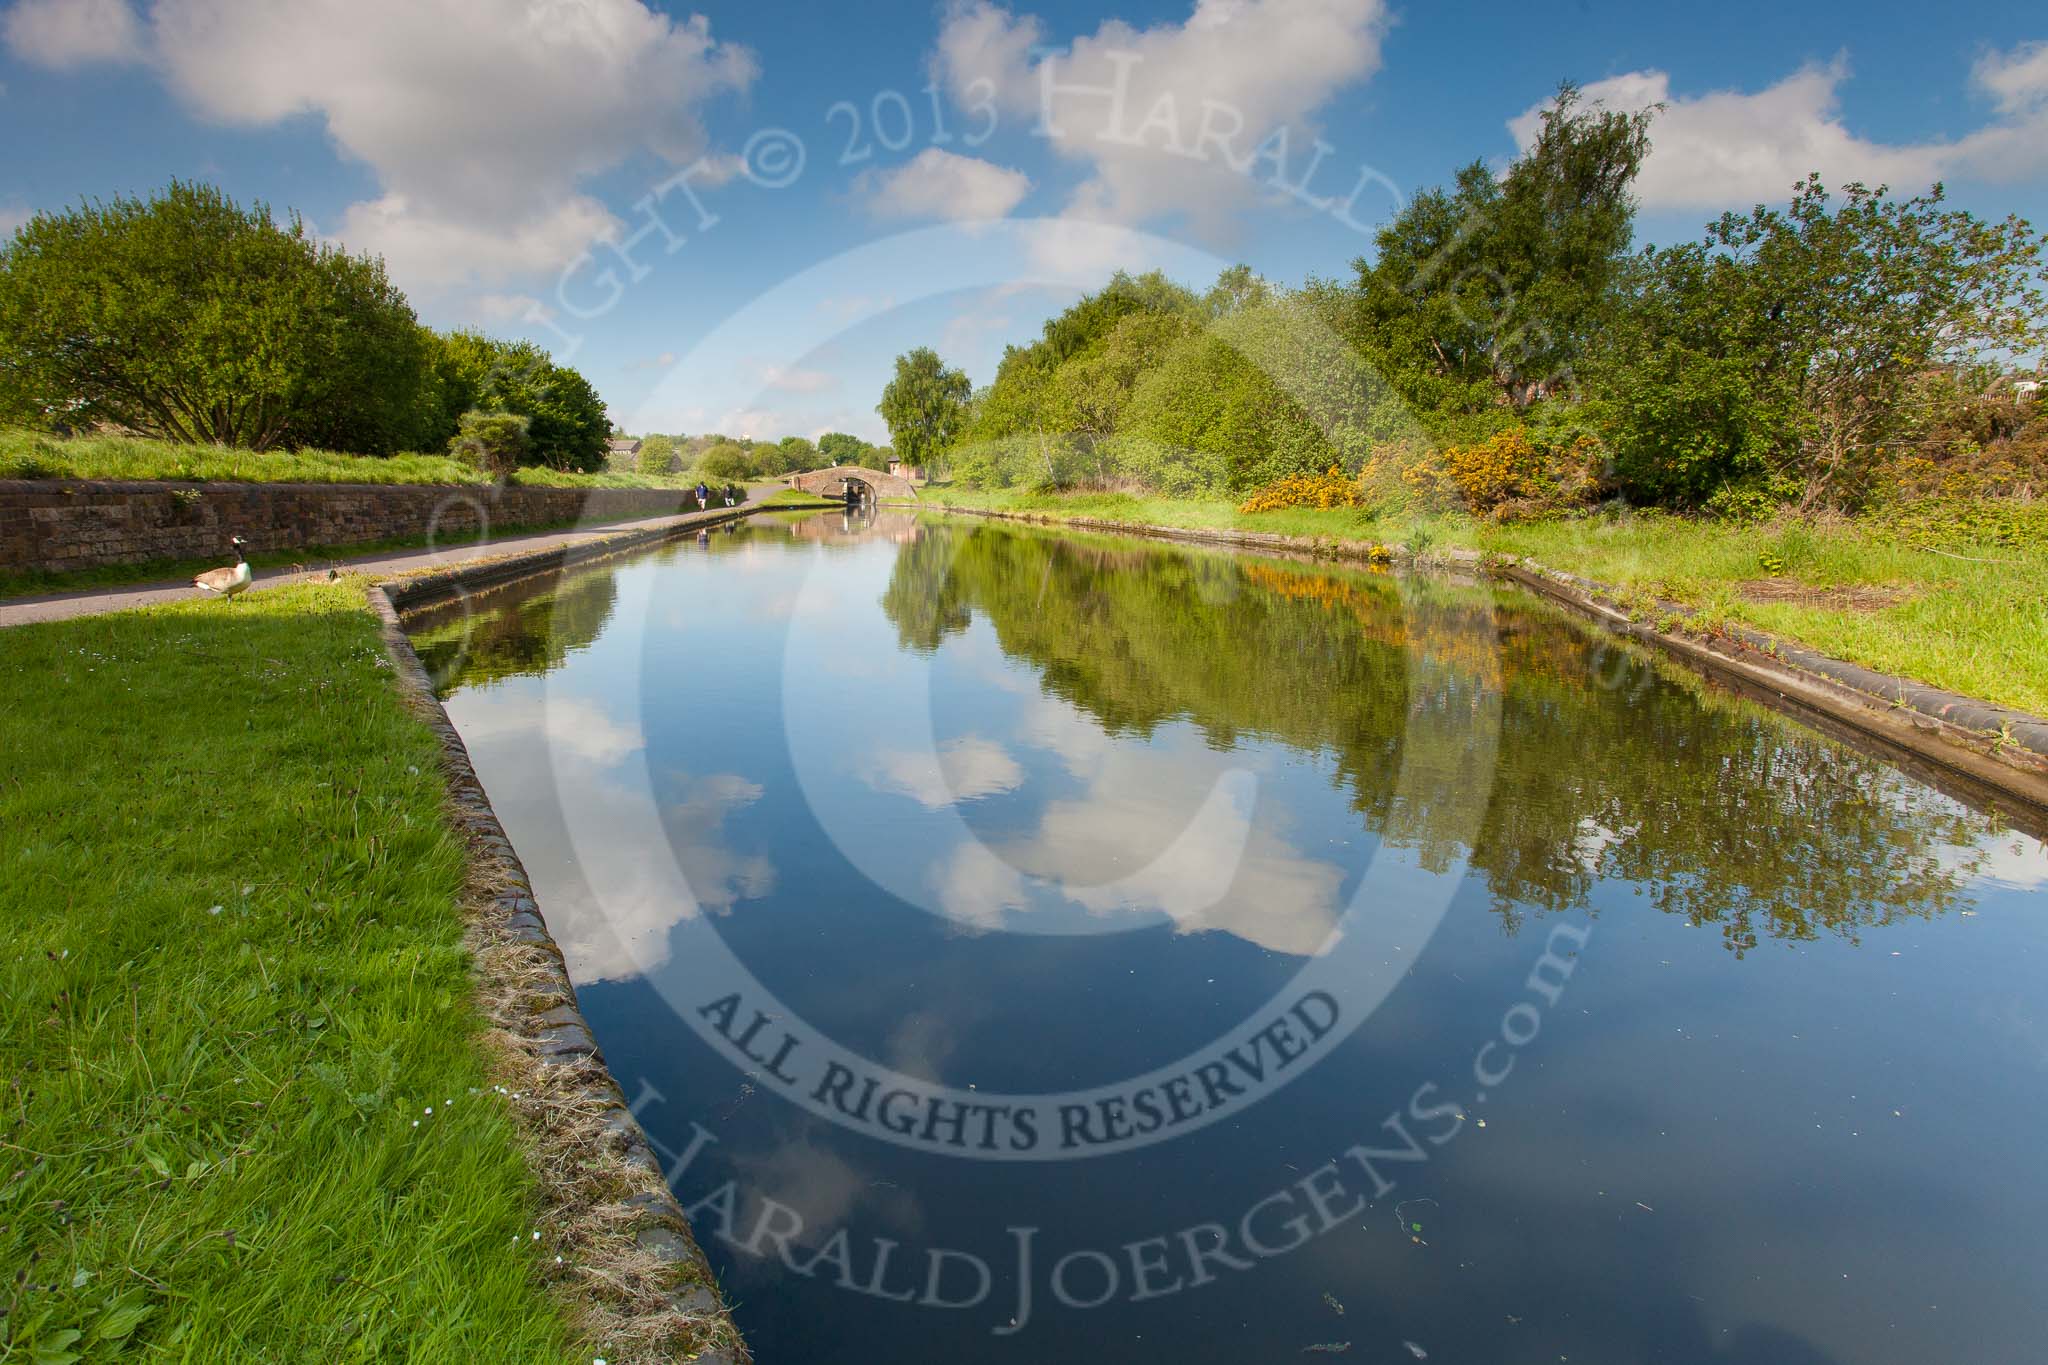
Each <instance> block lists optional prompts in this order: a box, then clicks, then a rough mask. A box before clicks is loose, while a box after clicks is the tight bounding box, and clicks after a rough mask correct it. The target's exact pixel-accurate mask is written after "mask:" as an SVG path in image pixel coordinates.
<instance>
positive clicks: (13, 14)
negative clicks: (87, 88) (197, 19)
mask: <svg viewBox="0 0 2048 1365" xmlns="http://www.w3.org/2000/svg"><path fill="white" fill-rule="evenodd" d="M0 38H4V39H5V40H6V43H7V50H8V51H10V52H12V53H13V54H14V55H15V56H17V57H19V58H21V59H22V60H23V61H25V62H33V63H35V64H36V65H37V66H47V67H49V68H51V69H52V70H55V71H68V70H71V69H72V68H74V67H79V66H84V65H86V64H88V63H90V62H133V61H140V60H141V59H142V56H143V42H142V24H141V22H140V21H139V20H138V19H137V18H136V17H135V11H134V10H133V9H131V8H130V7H129V5H128V0H16V4H15V5H14V7H13V8H12V9H9V10H8V11H7V13H6V14H5V15H4V16H0Z"/></svg>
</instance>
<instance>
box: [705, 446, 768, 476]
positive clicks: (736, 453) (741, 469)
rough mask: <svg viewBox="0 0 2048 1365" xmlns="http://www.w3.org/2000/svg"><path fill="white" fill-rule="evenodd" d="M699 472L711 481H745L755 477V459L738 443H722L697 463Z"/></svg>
mask: <svg viewBox="0 0 2048 1365" xmlns="http://www.w3.org/2000/svg"><path fill="white" fill-rule="evenodd" d="M697 469H698V472H699V473H701V474H703V475H704V477H706V478H709V479H745V478H750V477H752V476H753V474H754V472H755V469H754V457H753V456H752V455H751V454H749V453H748V451H747V448H746V447H745V446H743V445H741V444H740V443H739V442H738V441H720V442H719V443H718V444H717V445H715V446H713V447H711V449H709V450H707V451H705V452H704V456H703V458H702V459H700V460H698V461H697Z"/></svg>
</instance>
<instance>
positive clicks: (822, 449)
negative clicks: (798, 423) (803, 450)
mask: <svg viewBox="0 0 2048 1365" xmlns="http://www.w3.org/2000/svg"><path fill="white" fill-rule="evenodd" d="M869 449H870V447H869V445H868V443H867V442H866V441H863V440H862V439H861V438H860V437H858V436H849V435H847V434H846V433H845V432H843V431H828V432H826V433H825V434H824V435H823V436H820V437H819V438H818V453H819V454H820V455H822V456H824V457H825V462H826V463H827V464H863V463H865V462H866V460H867V453H868V450H869Z"/></svg>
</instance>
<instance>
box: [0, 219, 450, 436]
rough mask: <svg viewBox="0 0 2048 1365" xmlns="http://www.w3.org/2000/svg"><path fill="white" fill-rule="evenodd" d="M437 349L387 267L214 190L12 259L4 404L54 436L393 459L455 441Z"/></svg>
mask: <svg viewBox="0 0 2048 1365" xmlns="http://www.w3.org/2000/svg"><path fill="white" fill-rule="evenodd" d="M430 346H431V343H430V341H429V339H428V334H426V333H425V332H424V331H423V330H422V329H421V328H420V326H419V324H418V321H417V320H416V319H415V318H414V316H413V312H412V309H411V307H410V306H409V305H408V304H407V303H406V301H405V297H404V296H403V295H402V294H400V293H399V292H398V290H397V289H396V288H394V287H393V286H392V284H391V282H390V280H389V279H388V278H387V277H386V275H385V273H384V266H383V263H382V262H381V261H378V260H376V259H374V258H372V257H367V256H350V255H348V254H347V253H346V252H343V251H340V250H337V249H335V248H333V247H330V246H326V245H323V244H321V243H318V242H316V241H314V240H313V239H312V238H311V237H309V236H308V234H307V232H306V229H305V225H304V224H303V223H302V222H301V221H300V220H299V219H298V218H297V217H296V216H294V217H292V218H290V219H289V220H288V221H286V222H284V223H279V222H276V221H274V220H273V218H272V216H271V213H270V210H269V208H268V207H266V206H265V205H263V204H261V203H258V204H255V205H252V206H251V207H249V208H247V209H244V208H242V207H240V206H239V205H237V204H235V203H234V202H233V201H232V200H230V199H228V198H227V197H226V196H225V195H223V194H222V193H221V192H220V191H219V190H217V189H214V188H212V187H210V186H205V185H195V184H189V183H186V182H183V181H173V182H172V183H171V185H170V186H169V187H168V188H167V189H166V190H164V191H163V192H162V193H161V194H159V195H157V196H155V197H154V198H152V199H149V200H147V201H145V200H142V199H129V198H118V197H117V198H115V199H113V200H112V201H109V202H102V201H93V202H91V203H87V204H81V205H80V206H79V207H78V208H76V209H73V210H70V211H68V212H64V213H42V214H37V215H36V216H35V217H34V218H32V219H31V220H30V221H29V222H28V223H27V224H26V225H24V226H23V227H22V228H21V229H20V230H19V231H18V232H16V233H15V235H14V237H13V239H12V241H10V242H9V243H7V244H6V246H5V247H4V248H0V393H4V394H5V395H6V406H7V407H9V408H11V409H12V410H13V411H14V412H15V413H16V414H17V415H28V416H32V417H34V418H36V419H37V420H38V421H39V422H40V423H42V424H52V425H55V424H61V425H64V426H83V425H89V424H93V423H99V422H106V423H112V424H114V425H117V426H122V427H126V428H129V429H131V430H134V431H139V432H144V433H147V434H149V435H152V436H159V437H164V438H167V439H172V440H180V441H207V442H221V443H226V444H232V445H240V446H246V447H248V448H250V449H253V450H269V449H272V448H274V447H278V446H298V445H306V444H315V443H317V444H321V445H330V446H334V447H336V448H340V449H348V450H354V451H358V452H363V453H369V454H382V453H388V452H391V451H394V450H398V449H402V448H405V447H406V446H408V445H412V444H415V443H417V442H418V441H419V440H420V439H421V437H422V436H423V435H438V437H439V439H440V440H445V439H446V436H447V433H448V432H450V431H452V430H453V420H452V419H451V418H446V417H444V415H443V404H442V401H441V399H440V395H438V394H436V393H434V392H433V390H432V381H433V377H434V376H433V374H432V371H431V367H430V365H429V363H428V360H429V354H430ZM459 410H460V409H458V411H459ZM444 422H445V425H443V423H444Z"/></svg>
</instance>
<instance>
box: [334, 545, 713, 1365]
mask: <svg viewBox="0 0 2048 1365" xmlns="http://www.w3.org/2000/svg"><path fill="white" fill-rule="evenodd" d="M751 510H754V509H737V510H732V511H725V512H721V513H714V514H711V515H708V516H700V517H691V518H683V519H680V520H679V521H678V522H676V523H674V524H671V525H669V526H666V527H661V528H653V529H647V530H640V531H634V532H629V533H626V534H622V535H619V536H613V537H607V538H605V539H603V540H598V541H592V542H589V543H586V544H583V545H576V546H569V547H562V548H556V549H549V550H543V551H537V552H534V553H531V554H524V555H516V556H511V557H508V558H505V559H499V560H491V561H485V562H482V563H478V564H473V565H467V566H463V567H459V568H455V569H451V570H446V571H438V572H433V573H428V574H421V575H415V576H412V577H409V578H405V579H399V580H393V581H391V582H386V583H378V584H373V585H372V586H371V587H370V588H369V590H368V595H369V602H370V607H371V610H372V611H374V612H375V613H376V615H377V618H378V621H379V623H380V626H381V633H382V637H383V642H384V648H385V651H386V653H387V654H388V656H389V658H390V660H391V664H392V669H393V672H394V674H395V675H396V679H397V685H398V689H399V692H400V695H401V697H402V699H403V700H404V702H405V704H406V706H407V707H408V708H409V709H410V710H412V711H413V712H414V714H416V715H418V716H419V717H420V719H421V720H422V721H424V722H425V724H426V725H427V727H428V728H429V729H430V730H432V731H433V732H434V736H435V738H436V739H437V740H439V741H440V750H441V770H442V774H443V776H444V778H445V779H446V781H447V784H448V804H449V818H450V820H451V822H452V823H453V825H454V826H455V828H456V829H457V830H458V831H459V832H460V833H461V835H462V837H463V839H464V842H465V844H466V846H467V853H468V866H469V876H468V880H467V885H466V887H465V895H464V900H465V905H464V909H465V916H466V920H467V923H466V926H465V946H466V947H467V948H468V949H469V951H470V953H471V955H472V957H473V959H474V961H475V964H476V967H475V970H476V979H477V984H478V990H477V995H478V1002H479V1005H480V1007H481V1009H482V1011H483V1013H484V1014H485V1016H486V1019H487V1022H488V1025H489V1027H488V1028H487V1030H486V1042H485V1045H486V1049H487V1051H489V1052H490V1053H492V1061H493V1063H494V1065H496V1066H497V1067H498V1068H499V1069H501V1070H502V1071H503V1072H505V1073H506V1074H507V1075H508V1077H509V1078H510V1079H509V1081H508V1083H507V1085H506V1087H505V1088H506V1090H507V1091H508V1092H509V1094H510V1096H511V1099H512V1112H513V1116H514V1118H515V1120H516V1121H517V1123H518V1125H519V1127H520V1129H521V1132H522V1134H523V1136H524V1137H525V1138H526V1140H527V1150H528V1157H529V1161H530V1163H531V1165H532V1167H533V1170H534V1173H535V1175H536V1176H537V1177H538V1179H539V1183H540V1189H541V1197H542V1199H543V1201H544V1203H545V1206H546V1211H545V1213H544V1215H543V1217H544V1219H545V1220H547V1221H548V1223H549V1225H550V1226H551V1229H552V1232H553V1235H554V1240H555V1241H556V1242H557V1243H560V1244H566V1246H567V1247H568V1249H569V1252H570V1255H569V1257H568V1258H565V1264H566V1261H567V1260H570V1259H572V1260H573V1261H574V1264H573V1265H567V1269H566V1271H565V1273H563V1274H561V1275H559V1276H555V1277H552V1278H553V1283H554V1286H555V1287H556V1288H557V1290H558V1291H561V1292H562V1293H563V1295H564V1298H565V1299H566V1301H567V1303H568V1304H569V1307H570V1309H571V1311H572V1314H573V1316H574V1318H575V1319H577V1321H576V1322H575V1326H576V1327H577V1328H578V1329H580V1330H582V1331H584V1332H586V1333H588V1334H589V1335H590V1336H592V1337H593V1338H596V1339H600V1340H603V1341H605V1342H607V1343H608V1344H609V1346H610V1348H611V1350H612V1351H613V1353H614V1358H615V1359H623V1358H629V1357H638V1358H643V1359H660V1360H693V1361H698V1362H702V1363H703V1365H747V1362H749V1361H751V1359H752V1357H751V1356H750V1355H749V1353H748V1351H747V1348H746V1344H745V1342H744V1341H743V1340H742V1339H741V1337H740V1334H739V1329H738V1328H737V1327H736V1326H735V1325H734V1323H733V1320H732V1315H731V1312H730V1310H729V1308H728V1307H727V1305H726V1303H725V1301H724V1299H723V1298H722V1296H721V1295H720V1293H719V1291H718V1285H717V1280H716V1278H715V1276H714V1275H713V1273H712V1270H711V1265H710V1263H709V1262H708V1261H707V1260H706V1259H705V1256H704V1253H703V1251H702V1249H701V1248H699V1247H698V1245H697V1241H696V1238H695V1237H694V1236H693V1235H692V1233H691V1231H690V1225H689V1220H688V1219H687V1218H686V1217H685V1216H684V1213H683V1210H682V1207H681V1206H680V1205H679V1204H678V1203H677V1202H676V1199H675V1196H674V1195H673V1194H672V1193H671V1192H670V1190H669V1188H668V1183H667V1180H666V1179H665V1177H664V1175H663V1172H662V1167H661V1162H660V1160H659V1159H658V1158H657V1157H656V1155H655V1152H654V1149H653V1147H652V1145H651V1144H650V1143H649V1141H648V1139H647V1134H646V1132H645V1131H644V1130H643V1129H642V1128H641V1126H640V1123H639V1120H638V1119H636V1118H635V1117H634V1115H633V1112H632V1110H631V1108H630V1107H629V1106H628V1105H627V1103H626V1098H625V1095H624V1093H623V1092H622V1091H621V1090H620V1089H619V1086H618V1082H617V1081H616V1080H614V1079H613V1077H612V1075H611V1073H610V1071H609V1070H608V1069H607V1068H606V1065H605V1061H604V1054H603V1053H602V1051H601V1050H600V1049H599V1048H598V1045H597V1040H596V1037H595V1036H594V1035H593V1033H592V1032H591V1029H590V1025H589V1023H588V1021H587V1020H585V1019H584V1017H583V1013H582V1011H581V1010H580V1009H579V1008H578V1007H577V1003H576V988H575V985H574V984H573V983H572V982H571V981H570V979H569V972H568V968H567V967H566V965H565V964H564V962H563V959H562V953H561V949H560V948H559V947H557V946H556V944H555V941H554V938H553V936H552V935H551V934H550V933H549V932H548V928H547V922H546V920H545V919H543V918H542V915H541V909H540V905H539V903H538V902H537V901H536V899H535V897H534V893H533V886H532V883H531V882H530V881H529V879H528V878H527V875H526V869H525V867H524V866H523V865H522V864H521V862H520V860H519V854H518V853H517V851H516V850H514V849H513V847H512V841H511V840H510V839H509V838H507V837H506V834H505V830H504V826H503V825H501V824H500V823H499V821H498V816H497V813H496V812H495V811H494V810H493V809H492V808H491V802H490V798H489V796H488V795H486V794H485V792H484V788H483V784H482V782H481V781H479V780H478V778H477V775H476V769H475V767H474V765H472V764H471V762H470V758H469V750H468V748H467V746H465V745H464V744H463V742H462V736H461V735H460V734H458V733H457V732H456V729H455V726H454V723H453V722H452V721H450V720H449V718H448V713H447V711H446V709H445V708H443V707H442V705H441V702H440V699H439V698H438V697H436V696H435V694H434V687H433V683H432V681H431V680H430V679H429V678H428V677H427V672H426V669H425V668H424V667H423V666H422V665H421V664H420V660H419V655H418V654H417V653H415V652H414V650H413V647H412V642H411V640H410V639H409V638H408V637H407V636H406V633H405V629H404V627H403V625H402V624H401V623H400V620H399V610H400V606H401V604H404V605H423V604H425V603H426V602H429V601H432V600H436V599H440V598H445V597H450V596H454V595H456V594H458V593H461V592H467V591H473V590H476V589H481V588H487V587H491V586H495V585H497V584H501V583H505V582H509V581H512V580H513V579H516V578H522V577H528V576H531V575H533V574H536V573H545V572H549V571H553V570H559V569H561V568H565V567H568V566H569V565H571V564H576V563H582V562H586V561H589V560H593V559H598V558H603V557H608V556H611V555H616V554H619V553H621V552H623V551H625V550H629V549H633V548H637V547H639V546H641V545H644V544H647V543H649V542H652V541H656V540H660V539H663V538H666V537H671V536H674V535H676V534H678V533H681V532H685V531H691V530H695V529H697V528H698V527H700V526H706V525H713V524H717V523H720V522H724V521H730V520H733V519H735V518H736V517H739V516H743V515H745V514H746V513H747V512H748V511H751Z"/></svg>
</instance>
